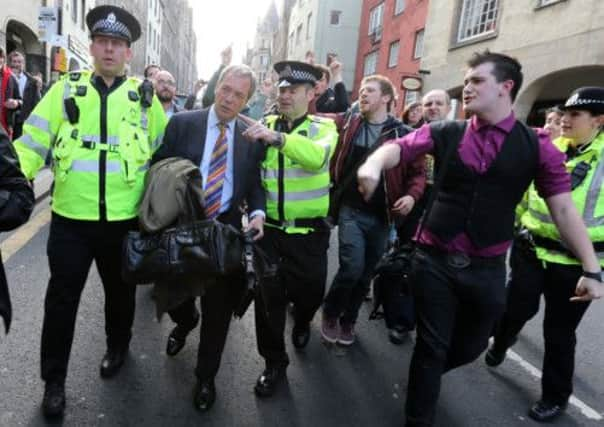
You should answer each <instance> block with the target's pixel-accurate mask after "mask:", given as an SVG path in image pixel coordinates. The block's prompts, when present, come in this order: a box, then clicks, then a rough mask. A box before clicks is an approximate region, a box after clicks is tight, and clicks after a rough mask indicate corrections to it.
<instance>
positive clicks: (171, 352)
mask: <svg viewBox="0 0 604 427" xmlns="http://www.w3.org/2000/svg"><path fill="white" fill-rule="evenodd" d="M198 323H199V314H198V315H197V318H196V319H195V323H194V324H193V326H192V327H189V328H184V327H182V326H180V325H176V326H175V327H174V329H172V332H170V335H169V336H168V342H167V343H166V354H167V355H168V356H176V355H177V354H178V353H179V352H180V350H182V348H183V347H184V346H185V343H186V342H187V335H189V332H191V331H192V330H193V329H195V327H196V326H197V324H198Z"/></svg>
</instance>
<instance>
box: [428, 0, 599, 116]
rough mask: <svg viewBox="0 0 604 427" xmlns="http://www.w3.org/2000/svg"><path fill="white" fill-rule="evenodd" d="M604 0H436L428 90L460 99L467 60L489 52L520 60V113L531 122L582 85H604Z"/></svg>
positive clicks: (517, 108) (517, 105) (430, 12)
mask: <svg viewBox="0 0 604 427" xmlns="http://www.w3.org/2000/svg"><path fill="white" fill-rule="evenodd" d="M603 46H604V2H602V0H527V1H516V0H431V1H430V5H429V10H428V19H427V22H426V31H425V37H424V56H423V57H422V60H421V69H423V70H425V71H426V72H428V73H429V74H427V75H426V76H425V78H424V91H425V90H429V89H432V88H437V87H438V88H443V89H446V90H447V91H448V92H449V93H450V94H451V95H452V97H454V98H457V99H459V98H460V96H461V90H462V82H463V74H464V71H465V69H466V65H465V62H466V60H467V59H468V58H469V57H470V56H471V55H472V53H473V52H476V51H482V50H484V49H487V48H488V49H490V50H491V51H494V52H503V53H505V54H508V55H511V56H513V57H515V58H517V59H518V60H519V61H520V63H521V64H522V70H523V73H524V83H523V86H522V88H521V89H520V92H519V94H518V98H517V99H516V103H515V106H514V110H515V112H516V115H517V116H518V118H520V119H527V121H528V122H529V123H530V124H532V125H540V124H542V119H543V117H542V116H543V114H542V113H543V110H544V109H545V108H546V107H548V106H551V105H555V104H558V103H561V102H563V101H564V100H565V99H566V98H567V97H568V95H569V94H570V92H571V91H572V90H573V89H575V88H577V87H580V86H587V85H598V86H604V48H603Z"/></svg>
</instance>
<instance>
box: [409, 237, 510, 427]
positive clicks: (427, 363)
mask: <svg viewBox="0 0 604 427" xmlns="http://www.w3.org/2000/svg"><path fill="white" fill-rule="evenodd" d="M505 278H506V267H505V258H504V257H503V256H499V257H496V258H471V263H470V264H469V265H468V266H466V267H461V266H459V265H457V266H456V265H455V262H454V260H453V259H452V258H451V257H450V256H448V255H447V254H445V253H441V252H439V251H437V250H430V249H429V248H428V249H426V248H421V249H418V252H417V254H416V256H415V257H414V260H413V271H412V277H411V283H412V287H413V295H414V298H415V304H416V313H417V338H416V343H415V348H414V350H413V356H412V358H411V366H410V368H409V385H408V389H407V403H406V415H407V426H430V425H432V424H433V420H434V411H435V407H436V403H437V400H438V395H439V393H440V384H441V376H442V375H443V374H444V373H445V372H447V371H449V370H451V369H454V368H457V367H459V366H462V365H465V364H467V363H470V362H472V361H473V360H475V359H476V358H477V357H478V356H479V355H480V354H481V353H482V352H483V351H484V349H486V347H487V345H488V340H489V336H490V335H491V331H492V330H493V325H494V324H495V322H496V321H497V319H498V318H499V316H500V315H501V313H502V312H503V310H504V307H505Z"/></svg>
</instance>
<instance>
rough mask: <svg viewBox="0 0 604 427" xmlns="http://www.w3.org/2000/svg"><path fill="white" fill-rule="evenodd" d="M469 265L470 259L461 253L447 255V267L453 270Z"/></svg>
mask: <svg viewBox="0 0 604 427" xmlns="http://www.w3.org/2000/svg"><path fill="white" fill-rule="evenodd" d="M470 263H471V260H470V257H469V256H468V255H466V254H464V253H462V252H455V253H451V254H447V265H449V267H453V268H458V269H462V268H466V267H467V266H469V265H470Z"/></svg>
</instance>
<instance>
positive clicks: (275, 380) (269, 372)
mask: <svg viewBox="0 0 604 427" xmlns="http://www.w3.org/2000/svg"><path fill="white" fill-rule="evenodd" d="M284 378H285V367H283V366H270V367H267V368H266V369H265V370H264V371H263V372H262V375H260V376H259V377H258V380H257V381H256V385H255V386H254V392H255V393H256V395H257V396H258V397H269V396H272V395H273V394H275V390H276V389H277V385H278V384H279V383H280V382H281V381H283V379H284Z"/></svg>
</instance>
